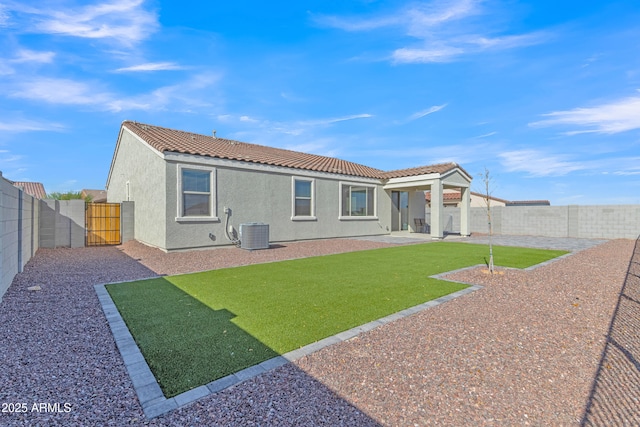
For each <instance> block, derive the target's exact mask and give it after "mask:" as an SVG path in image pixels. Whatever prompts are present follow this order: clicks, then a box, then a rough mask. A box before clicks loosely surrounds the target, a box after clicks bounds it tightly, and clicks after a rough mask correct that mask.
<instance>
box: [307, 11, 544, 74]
mask: <svg viewBox="0 0 640 427" xmlns="http://www.w3.org/2000/svg"><path fill="white" fill-rule="evenodd" d="M482 3H484V2H483V1H482V0H432V1H430V2H425V3H422V4H418V5H415V4H414V5H412V6H410V7H407V8H405V9H402V10H399V11H398V12H396V13H395V14H392V15H390V16H382V17H373V18H370V19H364V20H362V19H348V18H340V17H319V18H317V19H316V21H317V22H319V23H320V24H323V25H327V26H330V27H334V28H339V29H342V30H345V31H371V30H377V29H380V28H384V27H395V28H399V29H400V31H402V32H403V33H404V34H405V35H407V36H410V37H412V38H414V39H416V40H417V41H418V43H416V44H414V45H410V46H403V47H399V48H397V49H395V50H394V51H393V52H392V53H391V54H390V55H389V57H388V59H390V60H391V61H392V62H394V63H437V62H450V61H454V60H456V59H458V58H459V57H461V56H463V55H467V54H473V53H479V52H486V51H497V50H503V49H514V48H518V47H523V46H530V45H534V44H539V43H541V42H543V41H544V40H545V39H546V38H547V37H548V34H546V33H543V32H537V33H530V34H502V35H496V32H495V31H494V30H493V29H491V28H489V26H490V24H488V23H487V21H488V19H487V15H489V11H488V10H487V9H485V8H483V7H482V6H483V5H482Z"/></svg>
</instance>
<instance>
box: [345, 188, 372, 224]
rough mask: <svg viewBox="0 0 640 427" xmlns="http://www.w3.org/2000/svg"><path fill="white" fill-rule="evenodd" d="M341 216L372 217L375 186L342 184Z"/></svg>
mask: <svg viewBox="0 0 640 427" xmlns="http://www.w3.org/2000/svg"><path fill="white" fill-rule="evenodd" d="M341 191H342V197H341V198H342V200H341V203H342V211H341V213H342V215H341V216H342V217H374V216H375V205H376V203H375V193H376V188H375V187H369V186H364V185H351V184H342V187H341Z"/></svg>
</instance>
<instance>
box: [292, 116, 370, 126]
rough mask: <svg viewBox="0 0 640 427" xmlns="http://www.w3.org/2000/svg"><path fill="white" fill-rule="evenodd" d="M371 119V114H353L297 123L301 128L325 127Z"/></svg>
mask: <svg viewBox="0 0 640 427" xmlns="http://www.w3.org/2000/svg"><path fill="white" fill-rule="evenodd" d="M371 117H373V115H371V114H353V115H351V116H342V117H334V118H329V119H318V120H309V121H301V122H298V123H299V124H300V125H303V126H326V125H330V124H333V123H338V122H346V121H349V120H357V119H369V118H371Z"/></svg>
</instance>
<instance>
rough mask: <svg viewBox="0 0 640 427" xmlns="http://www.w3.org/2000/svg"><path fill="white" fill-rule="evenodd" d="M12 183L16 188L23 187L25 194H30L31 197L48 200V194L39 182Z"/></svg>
mask: <svg viewBox="0 0 640 427" xmlns="http://www.w3.org/2000/svg"><path fill="white" fill-rule="evenodd" d="M11 183H12V184H13V185H14V186H16V187H22V188H23V189H24V192H25V193H27V194H29V195H30V196H33V197H36V198H38V199H46V198H47V192H46V191H45V190H44V185H42V184H41V183H39V182H20V181H11Z"/></svg>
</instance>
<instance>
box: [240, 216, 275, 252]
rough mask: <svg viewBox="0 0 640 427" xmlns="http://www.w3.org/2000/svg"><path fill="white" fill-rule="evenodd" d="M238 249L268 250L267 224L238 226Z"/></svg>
mask: <svg viewBox="0 0 640 427" xmlns="http://www.w3.org/2000/svg"><path fill="white" fill-rule="evenodd" d="M240 247H241V248H242V249H249V250H254V249H269V224H263V223H261V222H250V223H246V224H240Z"/></svg>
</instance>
